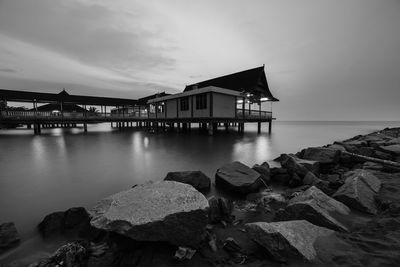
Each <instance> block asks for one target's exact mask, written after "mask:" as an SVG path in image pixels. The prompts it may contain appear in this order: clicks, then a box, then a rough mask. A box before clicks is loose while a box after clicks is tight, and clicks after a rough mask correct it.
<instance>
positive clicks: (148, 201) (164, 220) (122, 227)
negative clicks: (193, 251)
mask: <svg viewBox="0 0 400 267" xmlns="http://www.w3.org/2000/svg"><path fill="white" fill-rule="evenodd" d="M208 208H209V205H208V201H207V199H206V198H205V197H204V196H203V194H201V193H200V192H199V191H197V190H196V189H194V188H193V187H192V186H190V185H187V184H183V183H179V182H174V181H161V182H155V183H147V184H143V185H138V186H136V187H135V188H132V189H129V190H126V191H122V192H119V193H117V194H114V195H112V196H109V197H107V198H105V199H103V200H101V201H100V202H99V203H98V204H97V205H96V206H95V207H94V208H93V209H92V210H91V211H90V212H91V215H92V219H91V221H90V223H91V225H92V226H93V227H95V228H97V229H101V230H105V231H111V232H116V233H118V234H121V235H124V236H127V237H129V238H132V239H133V240H137V241H166V242H169V243H171V244H174V245H182V246H194V247H195V246H197V245H199V243H200V242H201V241H202V240H203V238H204V235H205V226H206V224H207V221H208V218H207V212H208Z"/></svg>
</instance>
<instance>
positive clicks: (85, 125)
mask: <svg viewBox="0 0 400 267" xmlns="http://www.w3.org/2000/svg"><path fill="white" fill-rule="evenodd" d="M83 131H84V132H85V133H87V123H86V122H85V123H84V124H83Z"/></svg>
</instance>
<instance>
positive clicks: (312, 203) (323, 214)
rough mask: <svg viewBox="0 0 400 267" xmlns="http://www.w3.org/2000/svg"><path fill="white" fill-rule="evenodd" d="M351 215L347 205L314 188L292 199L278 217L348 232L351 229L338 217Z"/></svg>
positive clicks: (278, 218)
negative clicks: (305, 221)
mask: <svg viewBox="0 0 400 267" xmlns="http://www.w3.org/2000/svg"><path fill="white" fill-rule="evenodd" d="M349 214H350V209H349V208H348V207H347V206H346V205H344V204H342V203H341V202H339V201H337V200H335V199H333V198H331V197H329V196H327V195H326V194H324V193H323V192H322V191H321V190H319V189H318V188H316V187H315V186H312V187H310V188H309V189H307V190H306V191H304V192H302V193H300V194H298V195H297V196H295V197H294V198H292V199H291V200H290V201H289V204H288V206H287V207H286V208H285V209H284V210H283V211H280V212H278V214H277V216H276V217H277V220H307V221H309V222H310V223H312V224H315V225H318V226H321V227H326V228H329V229H332V230H335V231H341V232H348V231H349V229H348V228H347V227H346V226H345V225H343V223H341V222H340V221H339V220H338V217H340V216H345V215H349ZM338 215H339V216H338Z"/></svg>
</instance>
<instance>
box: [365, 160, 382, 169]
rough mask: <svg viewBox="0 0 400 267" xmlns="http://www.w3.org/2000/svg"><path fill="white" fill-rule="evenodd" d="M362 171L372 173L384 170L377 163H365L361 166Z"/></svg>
mask: <svg viewBox="0 0 400 267" xmlns="http://www.w3.org/2000/svg"><path fill="white" fill-rule="evenodd" d="M363 169H365V170H374V171H382V170H383V169H384V166H383V165H382V164H379V163H375V162H371V161H367V162H365V163H364V165H363Z"/></svg>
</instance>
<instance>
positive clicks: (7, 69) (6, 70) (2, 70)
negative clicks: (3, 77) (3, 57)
mask: <svg viewBox="0 0 400 267" xmlns="http://www.w3.org/2000/svg"><path fill="white" fill-rule="evenodd" d="M0 71H1V72H8V73H13V72H17V70H14V69H9V68H0Z"/></svg>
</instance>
